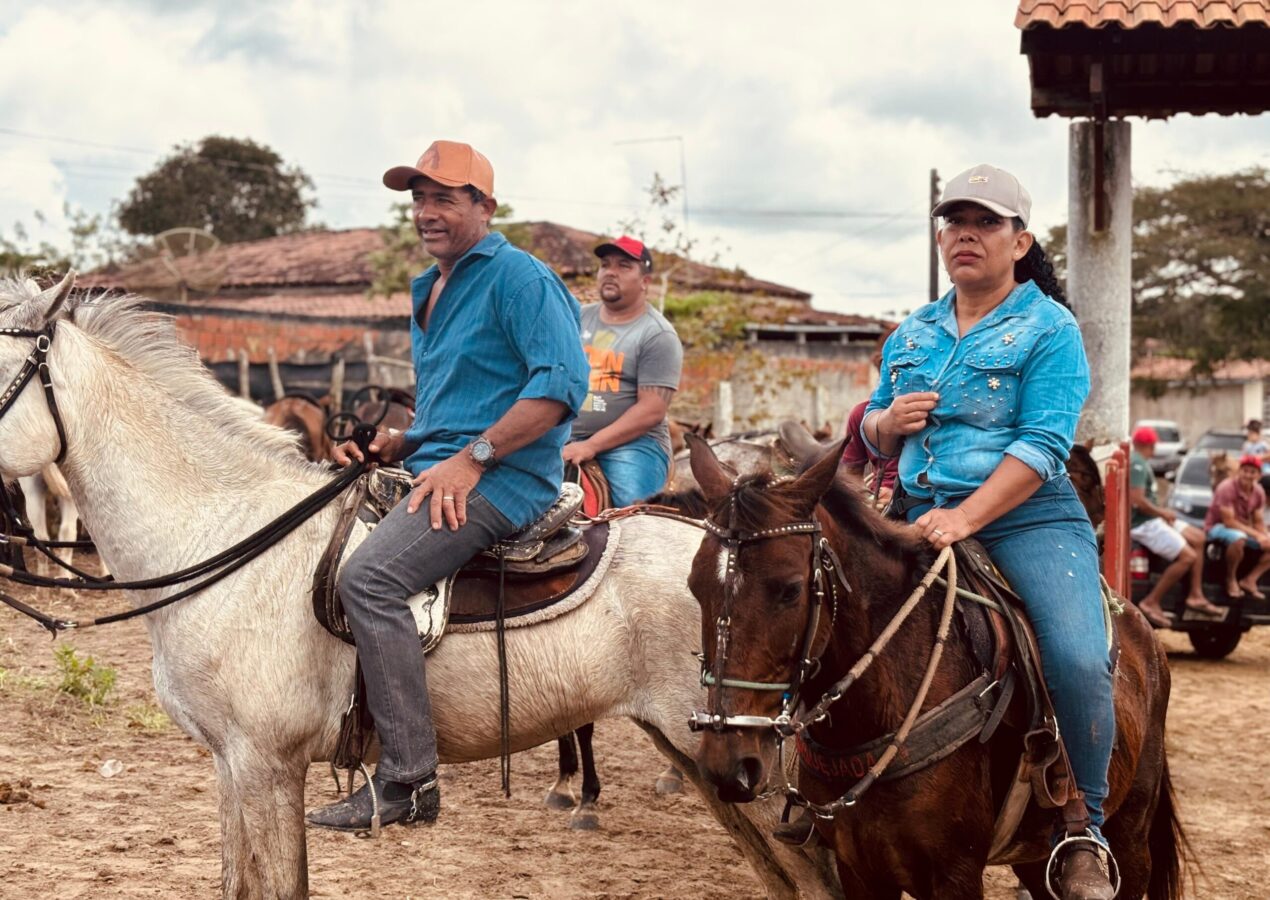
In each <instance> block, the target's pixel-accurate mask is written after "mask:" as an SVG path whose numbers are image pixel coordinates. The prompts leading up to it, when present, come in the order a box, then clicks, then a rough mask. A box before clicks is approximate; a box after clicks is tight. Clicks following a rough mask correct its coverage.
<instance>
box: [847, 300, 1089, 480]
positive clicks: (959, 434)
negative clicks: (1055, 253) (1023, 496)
mask: <svg viewBox="0 0 1270 900" xmlns="http://www.w3.org/2000/svg"><path fill="white" fill-rule="evenodd" d="M955 296H956V292H955V290H954V291H949V292H948V293H947V294H945V295H944V296H943V297H942V298H941V299H939V300H938V301H936V302H934V303H930V304H927V305H926V306H924V307H922V308H921V309H919V310H918V311H917V312H915V313H913V314H912V315H911V316H909V317H908V318H907V319H905V320H904V321H903V322H902V323H901V324H900V327H899V328H898V329H897V330H896V331H895V333H894V334H893V335H891V337H890V339H889V340H888V341H887V342H886V346H885V347H884V348H883V351H882V380H881V382H880V383H879V384H878V387H877V390H875V391H874V392H873V397H872V399H871V400H870V401H869V406H868V409H867V410H866V411H865V416H866V417H867V416H868V414H869V413H871V412H873V411H874V410H882V409H886V408H887V407H888V406H890V405H891V401H892V400H893V399H894V398H895V397H897V396H899V395H900V394H911V393H913V392H916V391H937V392H938V393H939V403H938V405H937V406H936V407H935V409H934V410H933V411H932V413H931V415H930V417H929V418H928V419H927V422H926V427H925V428H923V429H922V430H921V431H919V432H917V433H915V434H910V435H908V436H907V437H906V438H905V439H904V443H903V446H902V449H901V451H900V470H899V477H900V482H901V483H902V484H903V486H904V490H906V491H907V492H908V493H909V494H911V495H913V496H916V497H927V498H934V500H935V502H936V504H943V503H945V502H947V501H948V500H950V499H953V498H959V497H964V496H966V495H967V494H970V493H972V492H973V491H975V490H976V489H977V488H978V487H979V486H980V485H981V484H983V483H984V481H986V480H987V478H988V476H989V475H991V474H992V473H993V471H994V470H995V469H996V468H997V466H999V465H1000V464H1001V460H1002V459H1003V458H1004V456H1005V455H1007V454H1008V455H1010V456H1013V457H1015V458H1017V459H1019V460H1020V461H1022V462H1023V463H1024V464H1026V465H1027V466H1028V467H1029V468H1031V469H1033V470H1034V471H1035V472H1036V473H1037V474H1038V475H1040V476H1041V479H1042V480H1043V481H1049V480H1050V479H1053V478H1056V477H1058V476H1060V475H1062V474H1064V472H1065V468H1064V463H1065V462H1066V460H1067V454H1068V451H1069V450H1070V448H1071V444H1072V439H1073V438H1074V437H1075V435H1076V421H1077V419H1078V418H1079V417H1080V410H1081V407H1082V406H1083V405H1084V403H1085V398H1086V397H1087V396H1088V394H1089V363H1088V361H1087V360H1086V359H1085V348H1084V345H1083V344H1082V343H1081V338H1080V328H1079V327H1078V326H1077V325H1076V319H1075V318H1074V317H1073V316H1072V314H1071V312H1070V311H1069V310H1068V309H1067V308H1066V307H1063V306H1060V305H1059V304H1058V303H1055V302H1054V301H1053V300H1051V299H1050V298H1049V297H1047V296H1046V295H1045V294H1044V293H1042V292H1041V289H1040V288H1038V287H1037V286H1036V284H1035V283H1034V282H1031V281H1028V282H1025V283H1024V284H1020V285H1019V286H1018V287H1016V288H1015V289H1014V290H1013V291H1011V292H1010V294H1009V296H1008V297H1006V298H1005V300H1004V301H1002V303H1001V304H1000V305H999V306H998V307H997V308H996V309H994V310H992V312H990V313H988V314H987V315H986V316H984V317H983V319H981V320H980V321H979V322H977V323H976V324H975V326H974V327H973V328H971V329H970V330H969V331H967V332H966V333H965V334H964V335H962V336H961V337H960V338H958V336H957V312H956V310H955V309H954V307H953V299H954V297H955ZM865 427H866V428H871V427H872V426H871V423H868V422H867V418H866V426H865ZM860 437H862V438H863V439H864V441H865V443H866V444H867V445H868V446H869V447H871V448H873V449H875V450H876V447H874V445H873V442H872V441H871V440H870V438H871V437H872V435H865V434H863V433H862V434H861V435H860Z"/></svg>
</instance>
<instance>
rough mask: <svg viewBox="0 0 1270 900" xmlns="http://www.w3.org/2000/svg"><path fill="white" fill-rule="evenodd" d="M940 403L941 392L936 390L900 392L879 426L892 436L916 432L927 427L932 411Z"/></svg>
mask: <svg viewBox="0 0 1270 900" xmlns="http://www.w3.org/2000/svg"><path fill="white" fill-rule="evenodd" d="M938 404H939V394H937V393H935V392H934V391H918V392H917V393H914V394H900V395H899V396H898V397H896V398H895V399H894V400H892V401H891V405H890V406H889V407H887V410H886V412H884V413H883V414H882V416H881V417H880V418H879V419H878V427H879V428H880V429H881V430H882V433H883V434H889V435H891V436H892V437H904V436H905V435H909V434H916V433H917V432H919V431H921V430H922V429H923V428H925V427H926V420H927V418H928V417H929V416H930V411H931V410H932V409H934V408H935V407H936V406H937V405H938Z"/></svg>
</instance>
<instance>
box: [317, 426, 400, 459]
mask: <svg viewBox="0 0 1270 900" xmlns="http://www.w3.org/2000/svg"><path fill="white" fill-rule="evenodd" d="M405 442H406V438H405V435H404V434H402V433H401V432H399V431H379V432H376V434H375V438H374V440H372V441H371V442H370V447H369V450H370V452H371V453H374V454H375V455H376V456H378V457H379V458H380V459H381V460H382V461H384V462H386V463H392V462H397V461H398V460H399V459H401V457H402V450H403V449H404V448H405ZM331 459H332V460H333V461H334V462H335V464H336V465H337V466H340V467H343V466H346V465H348V464H349V463H351V462H352V461H353V460H357V461H358V462H365V460H364V459H363V458H362V448H361V447H359V446H357V443H356V442H355V441H345V442H344V443H342V444H340V445H339V446H337V447H336V448H335V449H334V450H332V451H331Z"/></svg>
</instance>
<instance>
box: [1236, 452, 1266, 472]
mask: <svg viewBox="0 0 1270 900" xmlns="http://www.w3.org/2000/svg"><path fill="white" fill-rule="evenodd" d="M1244 466H1252V467H1253V468H1254V469H1256V470H1257V471H1258V472H1260V471H1261V457H1259V456H1254V455H1253V454H1251V453H1245V454H1244V455H1243V456H1241V457H1239V468H1241V469H1242V468H1243V467H1244Z"/></svg>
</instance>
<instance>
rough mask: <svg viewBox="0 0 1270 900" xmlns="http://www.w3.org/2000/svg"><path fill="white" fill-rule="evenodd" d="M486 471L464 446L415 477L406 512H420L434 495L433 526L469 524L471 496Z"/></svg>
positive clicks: (451, 528)
mask: <svg viewBox="0 0 1270 900" xmlns="http://www.w3.org/2000/svg"><path fill="white" fill-rule="evenodd" d="M482 474H484V470H483V469H482V468H481V467H480V464H479V463H477V462H476V460H474V459H472V457H471V454H469V453H468V452H467V449H466V448H464V449H462V450H460V451H459V452H458V453H456V454H454V455H453V456H451V457H450V458H449V459H447V460H443V461H441V462H439V463H437V464H436V465H435V466H433V467H432V468H430V469H425V470H424V471H422V472H420V473H419V474H418V475H416V476H415V480H414V483H415V489H414V490H413V491H411V492H410V499H409V500H408V501H407V502H406V512H408V513H411V514H413V513H415V512H417V511H418V510H419V507H420V506H422V505H423V502H424V500H426V499H427V498H428V496H429V495H431V497H432V500H431V503H430V504H429V510H430V511H431V518H432V529H433V530H434V531H438V530H440V528H441V522H442V520H444V521H445V523H446V525H448V526H449V528H450V530H451V531H458V530H459V529H460V528H462V527H463V526H464V525H465V524H467V495H468V494H470V493H471V492H472V488H474V487H476V483H477V482H478V481H480V480H481V475H482Z"/></svg>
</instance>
